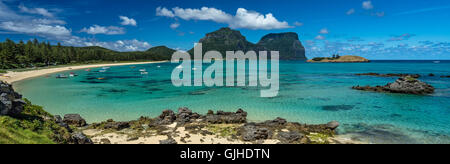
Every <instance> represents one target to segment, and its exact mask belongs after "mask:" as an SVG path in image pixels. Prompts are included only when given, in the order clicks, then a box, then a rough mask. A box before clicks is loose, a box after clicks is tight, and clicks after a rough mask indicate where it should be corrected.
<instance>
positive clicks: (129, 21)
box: [119, 16, 137, 26]
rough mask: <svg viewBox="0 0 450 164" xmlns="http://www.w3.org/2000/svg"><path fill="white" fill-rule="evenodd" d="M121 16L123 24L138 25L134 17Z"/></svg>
mask: <svg viewBox="0 0 450 164" xmlns="http://www.w3.org/2000/svg"><path fill="white" fill-rule="evenodd" d="M119 18H120V20H122V22H120V24H121V25H124V26H127V25H129V26H137V22H136V20H134V19H133V18H128V17H126V16H119Z"/></svg>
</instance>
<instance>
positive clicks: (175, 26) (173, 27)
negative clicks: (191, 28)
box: [170, 22, 180, 30]
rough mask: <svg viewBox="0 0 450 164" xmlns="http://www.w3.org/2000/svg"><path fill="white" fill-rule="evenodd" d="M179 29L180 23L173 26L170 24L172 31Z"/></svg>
mask: <svg viewBox="0 0 450 164" xmlns="http://www.w3.org/2000/svg"><path fill="white" fill-rule="evenodd" d="M178 27H180V23H178V22H175V23H172V24H170V28H171V29H174V30H175V29H177V28H178Z"/></svg>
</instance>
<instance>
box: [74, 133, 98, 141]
mask: <svg viewBox="0 0 450 164" xmlns="http://www.w3.org/2000/svg"><path fill="white" fill-rule="evenodd" d="M70 138H71V140H72V143H73V144H94V142H92V140H91V139H89V138H88V137H86V135H84V134H83V133H81V132H75V133H72V136H71V137H70Z"/></svg>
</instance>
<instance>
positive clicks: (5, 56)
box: [0, 39, 175, 69]
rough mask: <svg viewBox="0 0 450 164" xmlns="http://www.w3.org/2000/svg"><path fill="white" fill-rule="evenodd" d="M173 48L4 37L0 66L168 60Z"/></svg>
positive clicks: (23, 66) (0, 45) (19, 66)
mask: <svg viewBox="0 0 450 164" xmlns="http://www.w3.org/2000/svg"><path fill="white" fill-rule="evenodd" d="M174 51H175V50H172V49H169V48H167V47H155V48H152V49H150V50H148V51H142V52H117V51H113V50H108V49H106V48H102V47H96V46H93V47H72V46H63V45H61V44H60V43H58V44H57V45H51V44H50V42H39V41H38V40H37V39H34V40H33V41H27V43H24V42H23V41H20V42H19V43H17V44H16V43H14V41H12V40H10V39H6V40H5V42H3V43H0V69H15V68H27V67H34V66H36V67H42V66H49V65H57V64H58V65H59V64H69V63H95V62H102V61H106V62H114V61H137V60H170V58H171V55H172V53H173V52H174Z"/></svg>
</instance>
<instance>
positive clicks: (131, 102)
mask: <svg viewBox="0 0 450 164" xmlns="http://www.w3.org/2000/svg"><path fill="white" fill-rule="evenodd" d="M176 66H177V64H171V63H157V64H147V65H136V66H135V67H132V66H117V67H111V68H109V69H108V70H107V71H106V72H98V71H99V70H100V69H101V68H96V69H92V71H90V72H88V71H85V70H74V71H71V72H74V73H76V74H78V75H79V76H77V77H71V78H67V79H57V78H55V77H56V75H58V74H61V73H56V74H52V75H49V76H42V77H36V78H32V79H28V80H24V81H19V82H16V83H14V86H15V88H16V90H17V91H18V92H19V93H22V94H23V95H24V97H25V98H27V99H29V100H31V101H32V102H33V104H36V105H41V106H43V107H44V109H45V110H47V111H48V112H50V113H52V114H55V115H64V114H69V113H78V114H81V115H82V117H84V118H85V119H86V120H87V121H88V122H90V123H92V122H99V121H104V120H107V119H110V118H112V119H114V120H116V121H128V120H133V119H137V118H139V117H140V116H150V117H156V116H158V115H159V114H160V113H161V111H162V110H164V109H172V110H174V111H177V109H178V108H179V107H188V108H190V109H191V110H193V111H194V112H198V113H201V114H205V113H206V112H207V111H208V110H214V111H217V110H223V111H236V110H237V109H239V108H242V109H244V110H245V111H247V112H248V113H249V117H248V119H249V120H251V121H263V120H271V119H275V118H276V117H282V118H285V119H287V120H288V121H294V122H300V123H307V124H323V123H327V122H329V121H333V120H336V121H338V122H340V123H341V126H340V127H339V129H338V133H339V134H340V135H345V136H349V137H351V138H353V139H355V140H360V141H363V142H369V143H447V144H448V143H450V79H449V78H441V77H440V76H443V75H446V76H447V75H450V61H441V62H440V63H435V62H433V61H381V60H380V61H372V62H371V63H305V62H303V61H280V91H279V94H278V96H277V97H271V98H263V97H260V90H261V88H259V87H175V86H173V85H172V82H171V79H170V78H171V73H172V70H173V69H174V68H175V67H176ZM139 69H146V70H147V71H148V75H141V73H140V72H139ZM369 72H375V73H408V74H420V75H422V77H421V78H419V80H422V81H424V82H426V83H429V84H431V85H433V86H434V87H435V88H436V92H435V93H434V94H432V95H426V96H419V95H405V94H387V93H375V92H364V91H357V90H352V89H351V87H352V86H355V85H385V84H387V83H389V82H394V81H395V80H396V79H397V78H396V77H372V76H356V75H355V74H357V73H369ZM430 73H432V74H434V75H435V76H428V74H430ZM62 74H66V75H68V74H69V72H62ZM99 78H100V79H99Z"/></svg>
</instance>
